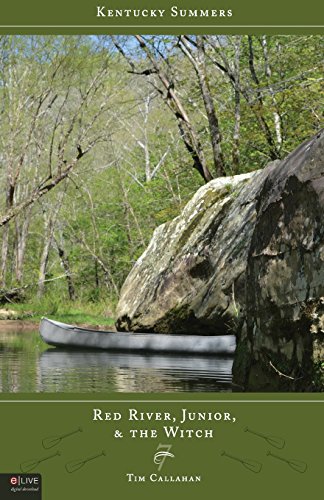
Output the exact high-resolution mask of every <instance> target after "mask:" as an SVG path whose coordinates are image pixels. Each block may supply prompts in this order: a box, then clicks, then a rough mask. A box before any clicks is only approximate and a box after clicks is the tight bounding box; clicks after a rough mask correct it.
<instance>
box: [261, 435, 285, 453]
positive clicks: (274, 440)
mask: <svg viewBox="0 0 324 500" xmlns="http://www.w3.org/2000/svg"><path fill="white" fill-rule="evenodd" d="M265 439H266V441H267V443H269V444H270V445H271V446H274V447H275V448H277V449H278V450H282V448H283V447H284V446H285V444H286V442H285V440H284V439H282V438H280V437H277V436H267V437H266V438H265Z"/></svg>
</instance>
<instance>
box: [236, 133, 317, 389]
mask: <svg viewBox="0 0 324 500" xmlns="http://www.w3.org/2000/svg"><path fill="white" fill-rule="evenodd" d="M257 212H258V215H257V220H256V224H255V228H254V232H253V237H252V241H251V246H250V250H249V254H248V259H247V274H246V328H244V329H243V331H242V332H241V335H240V336H239V342H238V347H237V353H236V358H235V362H234V369H233V375H234V381H235V382H236V383H237V384H239V385H242V386H243V387H244V388H246V389H248V390H264V391H266V390H287V391H289V390H316V389H317V388H318V387H320V385H321V380H320V378H321V368H320V359H321V358H322V360H323V346H324V133H323V132H322V133H320V134H318V135H317V136H315V137H314V138H313V139H311V140H310V141H307V142H305V143H304V144H302V145H301V146H300V147H299V148H297V149H296V150H295V151H294V152H293V153H292V154H290V155H289V156H288V157H287V158H286V159H285V160H284V161H282V162H281V163H280V165H278V166H277V168H275V169H271V170H270V171H269V173H268V176H267V179H266V181H265V183H264V186H263V188H262V190H261V192H260V196H259V202H258V205H257ZM316 384H317V385H318V386H317V387H316Z"/></svg>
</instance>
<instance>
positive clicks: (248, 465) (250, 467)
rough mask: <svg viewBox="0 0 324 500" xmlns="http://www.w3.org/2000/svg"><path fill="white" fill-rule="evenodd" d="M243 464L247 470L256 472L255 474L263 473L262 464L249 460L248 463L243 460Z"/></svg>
mask: <svg viewBox="0 0 324 500" xmlns="http://www.w3.org/2000/svg"><path fill="white" fill-rule="evenodd" d="M242 464H243V465H244V467H245V468H246V469H248V470H250V471H251V472H254V473H255V474H258V473H259V472H261V469H262V464H260V462H255V461H254V460H247V461H245V460H244V461H243V460H242Z"/></svg>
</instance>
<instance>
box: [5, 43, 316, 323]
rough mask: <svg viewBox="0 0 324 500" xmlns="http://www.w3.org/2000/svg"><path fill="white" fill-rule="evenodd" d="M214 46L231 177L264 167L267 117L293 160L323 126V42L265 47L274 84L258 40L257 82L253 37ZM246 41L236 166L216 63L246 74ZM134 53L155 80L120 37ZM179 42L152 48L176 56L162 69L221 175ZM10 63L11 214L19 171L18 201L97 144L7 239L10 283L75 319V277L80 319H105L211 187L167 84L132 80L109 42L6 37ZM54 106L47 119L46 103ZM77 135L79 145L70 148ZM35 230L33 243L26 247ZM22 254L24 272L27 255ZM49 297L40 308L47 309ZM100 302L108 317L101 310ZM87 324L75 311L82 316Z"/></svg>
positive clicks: (230, 109)
mask: <svg viewBox="0 0 324 500" xmlns="http://www.w3.org/2000/svg"><path fill="white" fill-rule="evenodd" d="M214 39H215V41H216V42H215V43H216V45H215V47H216V48H215V49H212V48H211V46H208V47H207V48H206V54H207V56H206V61H207V62H206V65H207V77H208V82H209V86H210V91H211V95H212V98H213V102H214V106H215V110H216V113H217V116H218V119H219V124H220V130H221V134H222V143H221V144H222V150H223V154H224V157H225V165H226V171H227V173H228V174H237V173H243V172H248V171H251V170H254V169H258V168H262V167H263V166H264V165H265V164H267V163H268V162H269V160H270V159H271V154H270V150H269V143H268V141H267V138H266V135H265V133H264V130H262V127H260V120H258V117H260V116H262V119H263V120H265V121H266V123H267V124H268V127H269V133H270V135H271V137H272V139H273V141H274V143H275V147H276V151H277V154H278V156H279V157H281V158H282V157H285V156H286V155H287V153H289V152H290V151H292V150H293V149H294V148H295V147H296V146H297V145H298V144H300V142H302V141H303V140H304V139H306V138H308V137H310V136H311V135H313V134H314V133H315V132H316V131H317V130H318V129H319V128H320V126H321V121H322V109H323V97H322V96H323V94H322V93H321V90H322V84H323V76H322V62H321V57H322V43H323V37H321V36H307V35H291V36H282V35H276V36H267V37H266V43H267V58H268V59H267V63H268V65H269V67H270V70H271V71H270V73H269V72H268V74H267V72H266V71H265V64H266V58H265V52H264V43H265V39H263V38H262V37H258V36H255V37H253V40H252V41H253V50H254V67H255V72H256V74H257V78H258V84H256V82H255V81H254V80H253V78H252V77H251V70H250V67H249V44H248V38H247V36H242V37H240V38H238V37H236V38H235V37H225V36H223V37H221V40H220V39H219V37H218V38H217V37H216V36H215V37H214ZM238 41H239V42H240V55H239V68H240V73H239V77H240V89H241V98H240V137H239V154H240V162H239V164H238V165H235V166H233V162H232V158H233V134H234V128H235V100H234V89H233V85H232V84H231V82H230V80H229V78H228V77H227V76H226V74H225V73H224V72H222V71H220V70H219V68H217V67H216V66H215V64H214V62H213V58H217V59H218V60H221V61H222V62H223V64H225V65H226V64H228V67H230V68H234V63H235V60H234V57H235V44H234V42H235V43H237V42H238ZM122 42H123V43H124V44H125V48H127V47H128V54H129V55H130V57H132V58H133V62H134V63H135V64H136V65H138V67H139V69H143V70H145V69H147V64H148V61H147V59H146V58H143V54H142V53H141V51H140V50H137V49H138V48H137V45H136V43H135V42H134V39H133V38H131V37H122ZM174 42H175V39H174V37H172V36H170V37H150V44H151V46H153V45H154V44H156V45H155V49H154V54H155V56H156V57H157V59H158V62H159V64H161V65H162V63H163V62H162V61H161V57H160V56H161V54H162V55H165V56H166V55H167V56H168V64H167V65H164V66H163V67H164V68H165V71H167V73H168V77H169V78H170V79H171V80H172V81H173V82H174V85H175V88H176V91H177V95H178V96H180V98H181V101H182V103H183V105H184V106H185V108H186V111H187V113H188V115H189V117H190V120H191V121H192V126H193V127H194V129H195V131H196V133H197V136H198V138H199V140H200V142H201V145H202V148H203V151H204V155H205V157H206V159H207V163H208V166H209V168H210V170H211V171H212V170H213V155H212V148H211V140H210V133H209V127H208V120H207V117H206V112H205V108H204V103H203V99H202V95H201V92H200V88H199V81H198V79H197V75H196V73H195V70H194V68H193V66H192V64H191V62H190V61H189V60H188V58H187V57H185V56H184V54H183V53H182V52H181V51H180V50H179V48H178V44H176V43H174ZM217 44H218V45H217ZM157 46H159V49H160V52H158V51H157V50H156V47H157ZM159 54H160V55H159ZM0 63H1V69H0V78H1V81H2V82H3V84H2V85H0V102H1V105H0V106H1V111H2V120H1V123H0V148H1V155H0V186H1V190H0V192H1V193H2V194H1V197H0V212H5V211H6V210H7V209H8V199H7V197H6V192H8V185H9V184H10V179H11V180H12V178H13V177H14V173H15V170H14V166H16V165H19V161H21V162H22V163H21V164H22V167H21V170H20V172H19V175H18V177H17V185H16V189H15V195H14V204H17V203H19V202H20V201H22V200H23V199H24V197H25V196H26V195H27V194H28V193H30V192H32V190H33V189H34V187H35V186H36V185H38V183H41V182H43V180H44V179H46V178H48V176H49V175H51V172H49V165H50V161H51V160H50V159H52V168H53V169H54V168H55V169H57V171H59V170H60V168H62V166H64V164H65V163H64V162H68V161H70V160H71V159H73V158H74V156H75V154H76V150H77V146H78V145H79V146H80V144H81V146H82V147H84V146H85V145H86V144H87V141H90V142H91V141H93V140H94V141H96V146H95V147H94V148H93V149H92V150H91V152H89V154H88V155H87V156H86V157H84V158H82V160H81V161H80V163H79V164H78V166H77V168H75V169H74V170H71V173H70V174H69V176H68V178H67V179H66V181H64V182H62V183H60V185H58V186H57V187H56V188H55V189H54V190H53V191H52V192H50V193H49V194H47V195H46V197H44V198H43V199H42V200H40V201H39V202H37V203H36V204H34V205H33V206H32V207H31V208H28V209H26V210H25V211H24V212H23V213H22V214H21V215H20V216H18V217H16V219H15V220H14V221H12V222H11V223H10V226H9V230H8V233H6V231H5V230H4V229H3V228H2V230H1V231H2V234H1V233H0V238H1V239H0V244H2V247H3V248H4V246H5V245H6V238H7V237H8V244H7V258H6V259H4V260H5V262H2V267H3V270H4V275H3V276H2V277H1V276H0V278H1V279H2V285H4V286H6V287H7V288H10V287H14V286H18V287H19V286H24V285H28V288H27V289H26V290H25V294H26V296H27V299H29V300H30V302H31V303H30V304H29V306H30V308H31V309H32V310H33V311H34V312H35V314H36V315H38V316H40V315H42V314H44V315H45V314H46V315H53V316H56V317H57V316H59V317H60V315H63V316H64V317H68V316H67V315H68V314H69V311H73V310H74V307H72V306H71V303H70V298H71V297H70V295H71V290H70V291H69V290H68V286H69V282H68V280H67V279H66V277H65V274H66V273H68V274H71V280H70V286H71V283H72V286H73V287H74V291H75V295H76V300H75V302H76V303H79V307H80V308H81V304H87V306H86V308H87V310H88V309H90V311H93V314H94V315H95V316H96V315H99V316H100V317H101V318H102V321H105V320H104V319H103V311H104V309H105V307H106V306H105V305H104V304H107V303H108V304H112V306H111V307H112V308H113V305H114V304H115V302H116V298H117V296H118V293H119V291H120V288H121V286H122V284H123V282H124V280H125V278H126V276H127V274H128V273H129V271H130V269H131V267H132V266H133V265H134V263H135V262H136V260H137V258H138V257H139V256H140V255H141V254H142V252H143V250H144V249H145V247H146V246H147V244H148V242H149V240H150V238H151V236H152V233H153V231H154V229H155V228H156V227H157V226H158V225H160V224H162V223H165V222H166V221H168V220H170V219H172V218H173V217H175V216H177V215H178V214H179V212H180V211H181V209H182V208H183V207H184V205H185V204H186V203H187V201H188V200H189V199H190V198H191V197H192V195H193V194H194V192H195V191H196V190H197V189H198V188H199V187H200V186H201V184H202V180H201V178H200V176H199V174H198V172H197V171H196V170H195V169H193V168H192V163H193V161H192V157H191V156H190V154H189V153H188V151H187V150H186V148H185V146H184V144H183V141H182V138H181V136H180V134H179V129H178V124H177V121H176V119H175V117H174V115H173V114H172V113H171V112H170V110H169V108H168V107H167V106H166V105H165V102H164V101H163V100H162V99H161V98H160V93H159V92H157V91H156V90H155V89H156V87H159V85H160V83H159V81H158V79H157V78H156V76H154V74H153V75H151V76H150V77H149V78H147V77H145V76H141V75H134V74H131V73H129V72H128V69H129V66H128V63H127V61H126V60H124V58H122V57H121V56H120V55H119V54H118V53H117V52H116V49H115V48H114V47H113V45H112V43H111V40H110V39H109V37H87V36H69V37H64V36H47V37H42V36H4V37H1V38H0ZM163 64H164V63H163ZM107 69H108V70H107ZM101 72H103V73H101ZM101 74H104V77H102V80H100V85H99V86H98V88H96V91H93V93H91V98H89V99H88V100H86V101H85V103H84V104H83V105H82V106H81V108H80V109H79V107H80V103H81V102H82V100H83V98H84V96H85V95H86V93H87V91H88V90H89V86H91V82H93V81H94V79H96V78H97V77H98V75H101ZM152 84H153V85H152ZM47 92H49V93H48V94H47ZM44 96H46V97H45V100H44V104H42V106H43V107H41V108H40V111H41V112H40V113H39V116H38V114H37V106H38V105H39V102H40V100H41V99H42V98H43V97H44ZM260 96H261V101H262V102H260V98H259V97H260ZM35 113H36V114H35ZM33 116H36V118H35V123H34V125H33V122H32V119H31V117H33ZM73 116H75V118H71V117H73ZM276 116H279V118H280V134H281V142H280V141H279V142H278V137H277V135H276V134H277V130H276V126H275V117H276ZM58 117H59V120H58ZM57 120H58V121H57ZM65 137H67V139H68V140H67V141H66V146H65V147H64V148H63V149H62V147H61V146H62V140H63V139H64V138H65ZM13 138H14V140H13ZM60 148H61V149H60ZM23 153H25V154H23ZM24 224H25V225H26V227H27V232H26V235H25V236H24V237H22V236H21V235H22V234H23V231H24ZM52 229H53V230H52ZM51 231H52V232H51ZM22 243H23V244H24V245H25V246H24V247H23V248H24V251H23V259H22V269H20V271H21V275H19V272H18V269H17V267H18V265H17V252H18V247H19V245H21V244H22ZM46 243H49V250H48V254H47V256H46V255H45V257H46V258H45V279H46V280H48V281H46V282H45V283H44V288H45V291H42V290H38V288H39V286H38V282H39V279H40V269H41V260H42V257H43V256H44V249H46ZM59 247H60V249H61V251H63V253H64V258H63V259H62V257H60V255H59V250H58V248H59ZM64 259H65V260H64ZM64 265H65V267H64ZM1 287H3V286H1ZM37 295H38V296H39V297H41V298H40V299H36V298H35V297H36V296H37ZM72 295H73V294H72ZM65 305H66V307H65ZM97 305H98V310H97V309H93V308H96V307H97ZM29 306H28V307H29ZM17 307H18V306H17ZM82 307H83V306H82ZM76 309H77V311H79V309H78V307H76ZM100 311H101V312H100ZM71 314H72V317H71V318H70V319H71V320H72V319H73V314H74V313H71ZM78 314H79V312H75V318H79V316H78ZM90 316H92V313H91V314H90ZM75 318H74V319H75Z"/></svg>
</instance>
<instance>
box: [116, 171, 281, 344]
mask: <svg viewBox="0 0 324 500" xmlns="http://www.w3.org/2000/svg"><path fill="white" fill-rule="evenodd" d="M273 166H274V165H272V166H270V167H269V168H273ZM266 175H267V172H266V171H262V172H254V173H249V174H243V175H237V176H234V177H224V178H218V179H215V180H213V181H211V182H209V183H208V184H206V185H205V186H203V187H201V188H200V189H199V190H198V191H197V193H196V194H195V195H194V197H193V198H192V199H191V200H190V202H189V203H188V204H187V205H186V207H185V208H184V210H183V211H182V213H181V214H180V215H179V216H178V217H177V218H175V219H174V220H172V221H171V222H168V223H166V224H163V225H162V226H160V227H158V228H157V229H156V230H155V232H154V234H153V237H152V240H151V242H150V244H149V246H148V248H147V250H146V251H145V252H144V254H143V255H142V256H141V257H140V258H139V260H138V261H137V262H136V264H135V266H134V268H133V269H132V271H131V273H130V274H129V276H128V277H127V279H126V282H125V284H124V286H123V288H122V290H121V296H120V300H119V303H118V307H117V322H116V327H117V330H120V331H123V330H128V331H150V332H165V333H196V334H216V335H217V334H224V333H226V332H233V331H236V330H238V329H239V324H238V323H239V322H240V321H241V318H242V314H241V311H242V310H245V271H246V265H247V255H248V250H249V248H250V243H251V238H252V234H253V230H254V225H255V220H256V200H257V195H258V194H259V192H260V189H261V187H262V185H263V182H264V179H265V177H266Z"/></svg>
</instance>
